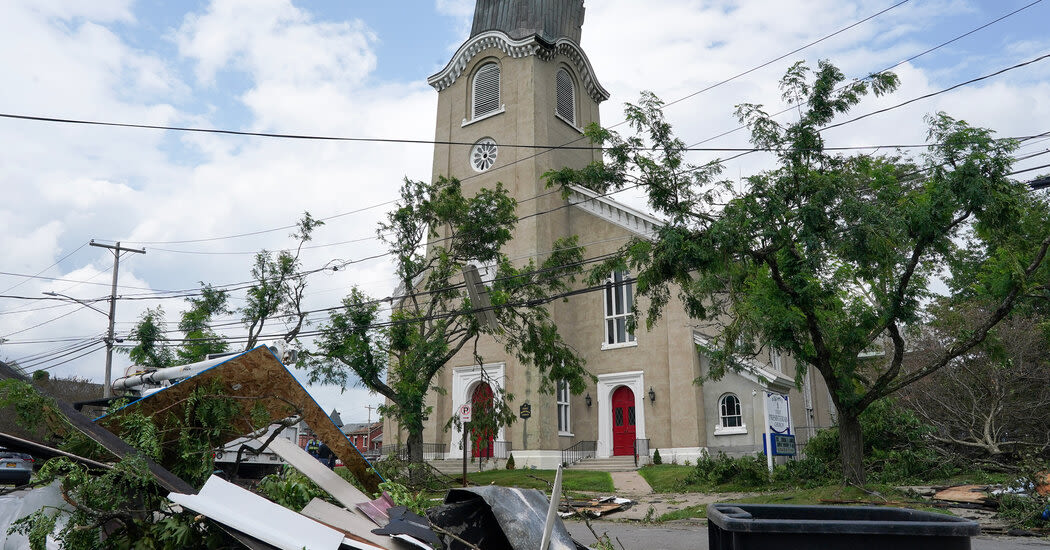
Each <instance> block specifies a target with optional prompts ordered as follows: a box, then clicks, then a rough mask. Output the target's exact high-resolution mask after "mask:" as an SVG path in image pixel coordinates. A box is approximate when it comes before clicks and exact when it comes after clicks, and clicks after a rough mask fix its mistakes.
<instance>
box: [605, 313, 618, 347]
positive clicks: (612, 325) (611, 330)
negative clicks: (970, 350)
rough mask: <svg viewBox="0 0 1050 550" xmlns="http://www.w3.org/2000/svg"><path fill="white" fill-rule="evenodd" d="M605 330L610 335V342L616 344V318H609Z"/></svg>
mask: <svg viewBox="0 0 1050 550" xmlns="http://www.w3.org/2000/svg"><path fill="white" fill-rule="evenodd" d="M605 332H606V333H607V334H608V335H609V336H608V340H609V343H610V344H615V343H616V322H615V321H614V320H612V319H609V320H608V321H607V322H606V323H605Z"/></svg>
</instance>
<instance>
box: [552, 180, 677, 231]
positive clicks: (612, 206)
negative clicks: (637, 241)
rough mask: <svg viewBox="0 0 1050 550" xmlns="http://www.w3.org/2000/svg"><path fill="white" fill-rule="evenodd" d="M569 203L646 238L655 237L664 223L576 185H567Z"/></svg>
mask: <svg viewBox="0 0 1050 550" xmlns="http://www.w3.org/2000/svg"><path fill="white" fill-rule="evenodd" d="M569 204H571V205H573V206H575V207H576V208H579V209H580V210H583V211H585V212H587V213H589V214H592V215H594V216H597V217H599V218H601V219H603V220H605V221H608V222H611V223H613V224H616V225H618V226H620V227H622V228H624V229H626V230H628V231H630V232H631V233H634V234H635V235H638V236H639V237H644V238H646V239H653V238H655V237H656V232H657V231H658V230H659V229H660V228H661V227H663V225H664V224H663V222H661V221H660V220H658V219H656V218H654V217H652V216H650V215H648V214H645V213H644V212H641V211H640V210H635V209H634V208H631V207H630V206H627V205H624V204H620V203H618V202H616V201H614V200H612V199H610V198H608V197H603V196H601V195H599V194H597V193H595V192H594V191H591V190H590V189H586V188H583V187H580V186H578V185H570V186H569Z"/></svg>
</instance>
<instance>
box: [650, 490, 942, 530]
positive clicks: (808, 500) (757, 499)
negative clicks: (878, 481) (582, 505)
mask: <svg viewBox="0 0 1050 550" xmlns="http://www.w3.org/2000/svg"><path fill="white" fill-rule="evenodd" d="M827 501H845V502H846V503H849V504H854V505H888V506H894V507H898V508H914V509H916V510H926V511H930V512H940V513H943V514H948V513H949V512H948V511H947V510H945V509H943V508H936V507H932V506H929V505H928V504H927V503H924V502H921V501H917V500H915V499H913V498H911V497H910V496H908V495H907V494H906V493H905V492H903V491H900V490H898V489H897V488H895V487H892V486H888V485H872V486H868V487H867V488H866V489H865V490H861V489H858V488H856V487H844V486H842V485H824V486H821V487H814V488H812V489H794V490H790V491H774V492H767V493H763V494H761V495H755V496H750V497H745V498H741V499H736V500H728V501H726V502H739V503H743V504H816V505H825V506H826V505H832V504H837V502H827ZM706 517H707V506H704V505H700V506H689V507H686V508H682V509H681V510H675V511H673V512H668V513H666V514H663V515H661V516H659V517H657V518H656V521H657V522H664V521H673V520H676V519H703V518H706Z"/></svg>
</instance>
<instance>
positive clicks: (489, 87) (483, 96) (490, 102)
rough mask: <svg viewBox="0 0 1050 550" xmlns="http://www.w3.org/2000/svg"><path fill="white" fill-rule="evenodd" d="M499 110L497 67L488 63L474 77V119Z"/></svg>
mask: <svg viewBox="0 0 1050 550" xmlns="http://www.w3.org/2000/svg"><path fill="white" fill-rule="evenodd" d="M497 109H499V65H496V64H495V63H489V64H488V65H485V66H484V67H482V68H480V69H478V72H477V74H475V75H474V118H478V117H480V116H484V115H487V114H489V113H491V112H494V111H496V110H497Z"/></svg>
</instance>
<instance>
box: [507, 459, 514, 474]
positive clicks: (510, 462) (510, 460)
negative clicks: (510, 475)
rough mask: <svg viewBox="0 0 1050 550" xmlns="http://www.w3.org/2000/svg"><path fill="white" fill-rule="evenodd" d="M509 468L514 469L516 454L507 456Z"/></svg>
mask: <svg viewBox="0 0 1050 550" xmlns="http://www.w3.org/2000/svg"><path fill="white" fill-rule="evenodd" d="M507 469H508V470H513V469H514V455H510V456H508V457H507Z"/></svg>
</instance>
